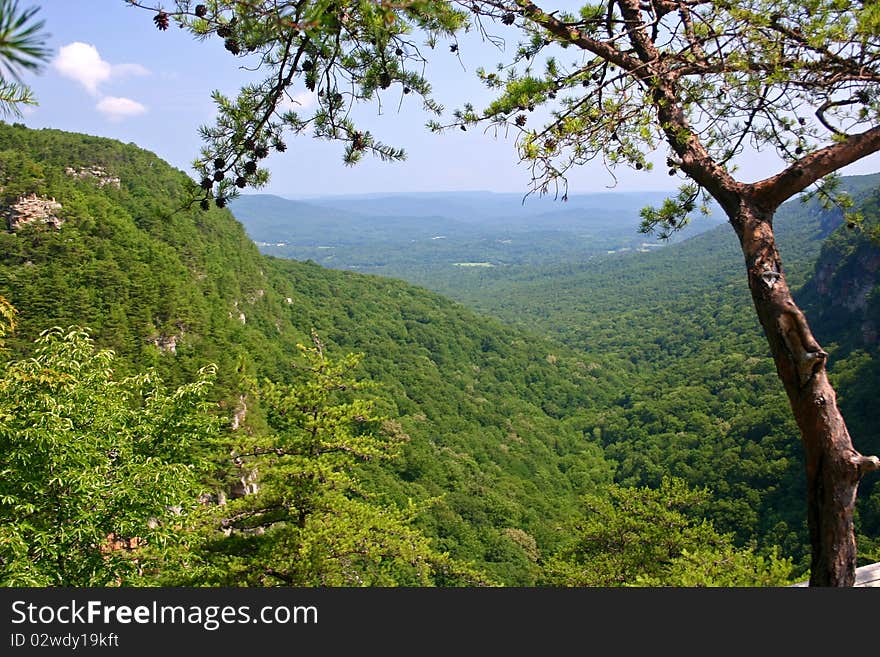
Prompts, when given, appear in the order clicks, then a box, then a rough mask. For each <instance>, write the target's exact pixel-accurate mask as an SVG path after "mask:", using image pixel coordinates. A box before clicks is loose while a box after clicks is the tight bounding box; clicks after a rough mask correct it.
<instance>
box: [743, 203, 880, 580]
mask: <svg viewBox="0 0 880 657" xmlns="http://www.w3.org/2000/svg"><path fill="white" fill-rule="evenodd" d="M731 210H732V208H731ZM728 214H729V216H730V219H731V223H732V224H733V226H734V229H735V230H736V232H737V235H738V236H739V239H740V245H741V247H742V252H743V255H744V256H745V261H746V268H747V272H748V279H749V288H750V290H751V293H752V300H753V302H754V304H755V310H756V311H757V313H758V318H759V319H760V321H761V325H762V326H763V328H764V333H765V335H766V336H767V340H768V342H769V344H770V352H771V354H772V356H773V360H774V361H775V363H776V371H777V373H778V375H779V378H780V379H781V380H782V383H783V385H784V386H785V392H786V393H787V395H788V400H789V403H790V405H791V409H792V412H793V413H794V418H795V420H796V422H797V425H798V427H799V429H800V433H801V441H802V443H803V447H804V452H805V456H806V476H807V520H808V526H809V532H810V544H811V547H812V561H811V570H810V586H853V584H854V583H855V568H856V540H855V532H854V527H853V510H854V507H855V500H856V492H857V490H858V486H859V482H860V480H861V478H862V476H863V475H864V474H865V473H866V472H868V471H870V470H875V469H877V468H878V459H877V457H865V456H862V455H861V454H859V453H858V452H857V451H856V450H855V449H854V448H853V445H852V440H851V439H850V435H849V432H848V431H847V428H846V423H845V422H844V420H843V416H842V415H841V413H840V410H839V409H838V407H837V395H836V394H835V392H834V389H833V388H832V387H831V384H830V383H829V382H828V376H827V373H826V369H825V365H826V361H827V359H828V354H827V353H825V351H824V350H823V349H822V347H820V346H819V343H818V342H817V341H816V340H815V338H814V337H813V334H812V333H811V332H810V328H809V326H808V324H807V320H806V317H804V314H803V312H801V310H800V309H799V308H798V307H797V305H796V304H795V302H794V299H793V298H792V296H791V291H790V290H789V288H788V285H787V284H786V281H785V275H784V273H783V271H782V261H781V259H780V257H779V252H778V251H777V249H776V241H775V238H774V235H773V223H772V221H773V213H772V212H767V211H764V210H762V209H760V208H759V207H757V206H756V205H755V204H751V203H750V202H749V200H748V197H743V198H742V200H741V201H740V205H739V207H738V208H737V209H736V210H734V211H733V212H730V211H729V212H728Z"/></svg>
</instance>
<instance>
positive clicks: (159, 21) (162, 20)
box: [153, 11, 168, 31]
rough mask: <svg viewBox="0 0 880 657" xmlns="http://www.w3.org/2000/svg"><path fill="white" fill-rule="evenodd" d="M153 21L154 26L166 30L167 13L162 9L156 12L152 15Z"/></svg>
mask: <svg viewBox="0 0 880 657" xmlns="http://www.w3.org/2000/svg"><path fill="white" fill-rule="evenodd" d="M153 22H154V23H155V24H156V27H158V28H159V29H160V30H163V31H164V30H167V29H168V14H166V13H165V12H164V11H160V12H159V13H158V14H156V15H155V16H153Z"/></svg>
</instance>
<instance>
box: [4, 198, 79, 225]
mask: <svg viewBox="0 0 880 657" xmlns="http://www.w3.org/2000/svg"><path fill="white" fill-rule="evenodd" d="M61 208H62V206H61V204H60V203H58V201H56V200H55V199H54V197H53V198H46V197H43V196H37V195H36V194H29V195H28V196H19V197H18V200H17V201H16V202H15V203H13V204H12V205H10V206H7V207H5V208H4V211H3V214H4V215H5V217H6V223H7V226H8V227H9V230H11V231H13V232H15V231H17V230H19V229H21V227H22V226H39V227H51V228H55V229H56V230H57V229H58V228H61V224H63V223H64V220H63V219H62V218H61V217H59V216H58V213H59V211H60V210H61Z"/></svg>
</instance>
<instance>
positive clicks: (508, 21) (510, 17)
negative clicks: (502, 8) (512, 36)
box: [501, 12, 516, 25]
mask: <svg viewBox="0 0 880 657" xmlns="http://www.w3.org/2000/svg"><path fill="white" fill-rule="evenodd" d="M515 20H516V16H515V15H514V14H513V13H512V12H511V13H507V14H504V16H502V18H501V22H502V23H504V24H505V25H513V21H515Z"/></svg>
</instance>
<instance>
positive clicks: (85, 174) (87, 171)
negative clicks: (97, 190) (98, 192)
mask: <svg viewBox="0 0 880 657" xmlns="http://www.w3.org/2000/svg"><path fill="white" fill-rule="evenodd" d="M64 172H65V173H66V174H67V175H68V176H71V177H72V178H81V179H88V180H94V181H95V184H96V185H97V186H98V187H104V186H105V185H110V186H111V187H115V188H116V189H119V185H120V180H119V178H117V177H116V176H111V175H110V174H109V173H107V172H106V171H105V170H104V168H103V167H99V166H93V167H80V168H79V169H74V168H73V167H66V168H65V169H64Z"/></svg>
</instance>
